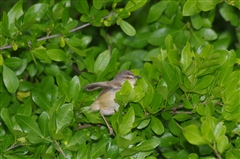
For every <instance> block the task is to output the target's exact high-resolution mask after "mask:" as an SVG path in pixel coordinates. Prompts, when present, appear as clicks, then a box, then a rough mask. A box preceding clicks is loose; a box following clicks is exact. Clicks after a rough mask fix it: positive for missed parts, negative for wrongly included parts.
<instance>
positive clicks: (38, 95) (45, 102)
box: [31, 89, 50, 110]
mask: <svg viewBox="0 0 240 159" xmlns="http://www.w3.org/2000/svg"><path fill="white" fill-rule="evenodd" d="M31 96H32V100H33V101H34V102H35V103H36V104H37V105H38V106H39V107H41V108H42V109H43V110H49V109H50V101H49V99H48V98H47V95H46V94H44V93H43V92H41V91H39V90H37V89H33V90H32V93H31Z"/></svg>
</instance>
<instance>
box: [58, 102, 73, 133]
mask: <svg viewBox="0 0 240 159" xmlns="http://www.w3.org/2000/svg"><path fill="white" fill-rule="evenodd" d="M72 119H73V105H72V104H64V105H62V106H60V108H59V109H58V111H57V116H56V126H57V130H56V133H59V132H60V131H61V130H63V129H64V128H65V127H66V126H68V125H70V123H71V121H72Z"/></svg>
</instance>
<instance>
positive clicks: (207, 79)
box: [194, 75, 213, 90]
mask: <svg viewBox="0 0 240 159" xmlns="http://www.w3.org/2000/svg"><path fill="white" fill-rule="evenodd" d="M212 81H213V76H211V75H207V76H203V77H202V78H201V79H199V80H198V81H197V83H196V85H195V86H194V89H196V90H198V89H204V88H206V87H208V86H209V85H210V84H211V83H212Z"/></svg>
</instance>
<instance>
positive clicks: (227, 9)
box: [220, 4, 239, 26]
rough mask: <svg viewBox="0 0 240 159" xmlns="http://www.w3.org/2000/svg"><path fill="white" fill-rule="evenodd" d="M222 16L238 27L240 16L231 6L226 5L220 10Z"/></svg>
mask: <svg viewBox="0 0 240 159" xmlns="http://www.w3.org/2000/svg"><path fill="white" fill-rule="evenodd" d="M220 14H221V15H222V17H223V18H224V19H225V20H226V21H230V23H231V24H232V25H233V26H237V24H238V23H239V22H238V20H237V19H238V16H237V14H235V11H234V8H233V7H232V6H230V5H227V4H224V5H222V7H221V8H220Z"/></svg>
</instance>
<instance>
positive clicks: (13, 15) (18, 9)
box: [8, 0, 23, 24]
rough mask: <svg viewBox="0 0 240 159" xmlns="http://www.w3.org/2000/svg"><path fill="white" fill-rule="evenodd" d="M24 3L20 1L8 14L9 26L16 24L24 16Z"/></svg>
mask: <svg viewBox="0 0 240 159" xmlns="http://www.w3.org/2000/svg"><path fill="white" fill-rule="evenodd" d="M22 2H23V1H22V0H19V1H18V2H17V3H16V4H15V5H14V6H13V7H12V9H11V10H10V11H9V12H8V20H9V24H14V21H15V20H17V19H18V18H19V17H20V16H21V15H23V10H22Z"/></svg>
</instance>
